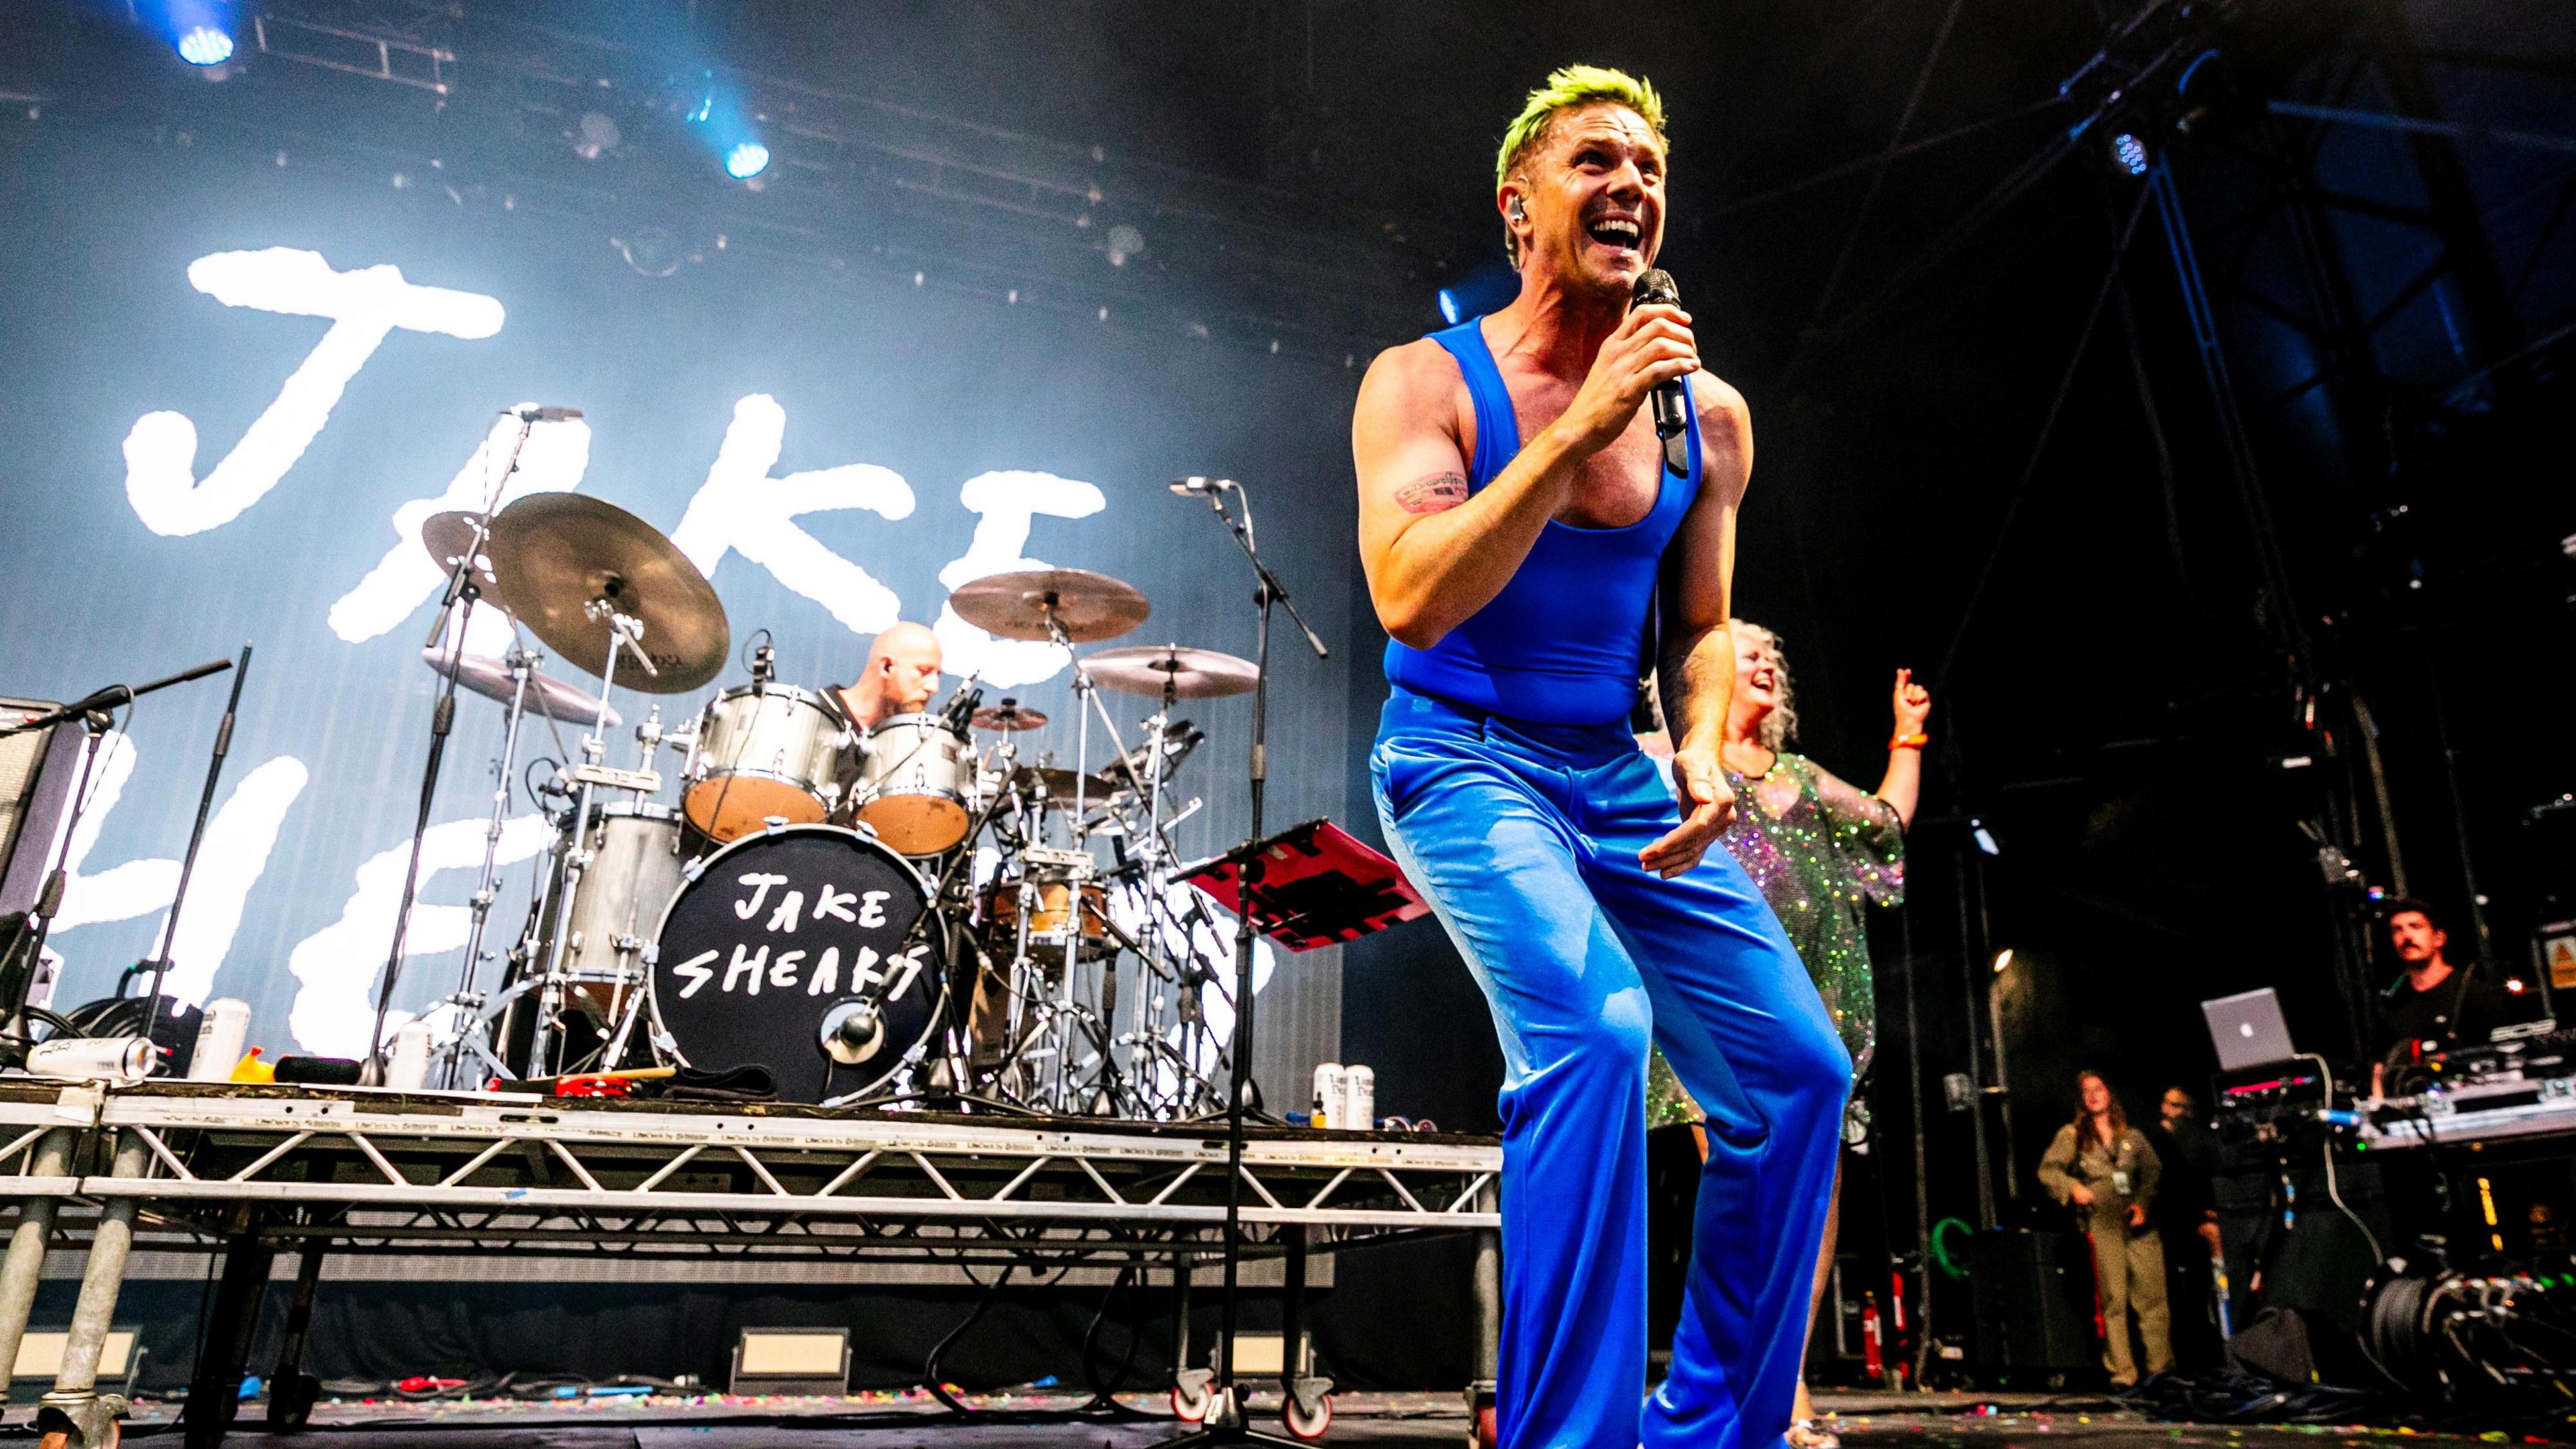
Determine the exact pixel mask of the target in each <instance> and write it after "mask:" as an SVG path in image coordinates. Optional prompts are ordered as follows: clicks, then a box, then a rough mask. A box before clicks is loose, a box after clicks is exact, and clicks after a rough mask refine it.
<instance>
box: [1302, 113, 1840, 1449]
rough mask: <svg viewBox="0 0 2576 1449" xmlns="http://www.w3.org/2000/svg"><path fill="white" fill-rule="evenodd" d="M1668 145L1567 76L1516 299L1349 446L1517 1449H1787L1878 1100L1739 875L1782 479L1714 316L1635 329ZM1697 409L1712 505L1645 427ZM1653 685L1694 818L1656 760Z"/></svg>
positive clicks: (1523, 157) (1409, 355)
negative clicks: (1654, 1170)
mask: <svg viewBox="0 0 2576 1449" xmlns="http://www.w3.org/2000/svg"><path fill="white" fill-rule="evenodd" d="M1663 120H1664V115H1663V104H1662V102H1661V100H1660V99H1659V98H1658V97H1657V96H1656V95H1655V93H1654V90H1653V88H1652V87H1650V86H1648V85H1647V84H1646V83H1645V82H1643V81H1641V80H1638V79H1637V78H1635V77H1633V76H1629V75H1625V74H1623V73H1621V72H1618V71H1612V70H1604V69H1601V68H1599V67H1593V66H1570V67H1567V68H1566V69H1564V70H1560V71H1558V72H1556V73H1555V74H1553V75H1551V76H1550V77H1548V80H1547V84H1546V85H1544V86H1542V87H1540V88H1539V89H1538V90H1537V91H1535V92H1533V93H1532V94H1531V95H1530V97H1529V101H1528V103H1527V105H1526V106H1525V107H1524V108H1523V109H1522V111H1521V114H1520V116H1519V117H1518V118H1517V119H1515V120H1514V121H1513V122H1512V124H1511V126H1510V127H1509V129H1508V130H1507V131H1506V132H1505V133H1504V137H1503V144H1502V149H1501V153H1500V155H1499V156H1498V157H1497V159H1496V166H1495V205H1496V208H1497V210H1499V211H1500V212H1501V214H1502V219H1503V224H1504V228H1505V244H1506V247H1507V249H1508V251H1509V253H1510V255H1511V257H1512V259H1513V262H1514V264H1515V265H1516V266H1517V267H1518V269H1519V271H1520V279H1521V286H1520V293H1519V295H1518V296H1517V297H1516V298H1515V299H1514V300H1513V301H1512V302H1511V303H1510V304H1509V305H1507V306H1505V307H1503V308H1502V309H1501V310H1500V311H1497V312H1495V313H1492V314H1491V315H1489V316H1485V317H1479V318H1474V319H1471V320H1469V321H1466V322H1463V323H1461V324H1459V325H1458V326H1456V327H1453V328H1450V329H1449V330H1447V331H1445V332H1439V333H1435V334H1433V335H1432V336H1430V337H1428V338H1425V339H1423V340H1421V341H1419V342H1413V343H1408V344H1406V345H1405V346H1402V347H1398V348H1394V349H1392V350H1390V351H1388V352H1387V353H1385V354H1383V355H1382V356H1380V357H1379V358H1378V359H1377V360H1376V362H1375V363H1373V364H1372V365H1371V367H1370V369H1369V373H1368V377H1367V379H1366V380H1365V381H1364V382H1363V383H1362V384H1361V388H1360V396H1359V401H1358V405H1357V409H1356V412H1355V415H1354V417H1353V419H1352V425H1351V434H1352V452H1353V456H1354V460H1355V462H1356V464H1357V470H1358V475H1359V490H1360V527H1359V534H1360V555H1361V560H1362V563H1363V565H1364V566H1365V568H1366V569H1367V572H1368V580H1369V591H1370V596H1371V598H1372V600H1373V601H1374V603H1375V605H1376V608H1377V612H1378V618H1379V620H1380V621H1381V622H1382V623H1383V624H1384V625H1385V626H1386V630H1387V633H1388V634H1389V635H1390V636H1392V637H1391V642H1390V643H1389V644H1388V646H1387V658H1386V671H1387V678H1388V680H1389V682H1390V684H1391V686H1392V689H1391V692H1390V697H1389V699H1388V701H1387V705H1386V711H1385V714H1384V716H1383V718H1382V720H1381V722H1380V726H1379V731H1378V738H1377V744H1376V747H1375V749H1374V750H1373V752H1372V754H1371V757H1370V766H1371V774H1372V777H1373V781H1374V784H1375V787H1376V795H1377V803H1378V811H1379V816H1380V818H1381V820H1382V821H1383V822H1384V823H1385V826H1386V833H1387V838H1388V840H1389V841H1390V843H1391V844H1392V845H1393V846H1394V848H1395V852H1396V855H1397V857H1398V859H1399V860H1400V861H1401V862H1402V863H1403V865H1404V868H1405V872H1406V874H1407V875H1408V876H1409V877H1410V878H1411V879H1412V881H1413V882H1414V884H1415V885H1416V886H1418V887H1419V888H1420V889H1421V890H1422V892H1423V894H1424V895H1425V897H1427V898H1428V899H1429V900H1430V902H1431V903H1432V905H1433V906H1434V907H1435V908H1436V909H1437V911H1438V912H1439V915H1440V918H1441V921H1442V924H1444V925H1445V926H1447V927H1448V929H1449V932H1450V934H1451V936H1452V937H1453V938H1454V939H1456V941H1457V943H1458V946H1459V949H1460V951H1461V953H1462V954H1463V955H1464V956H1465V957H1466V959H1467V962H1468V965H1469V968H1470V969H1471V970H1472V971H1474V973H1475V974H1476V977H1477V980H1478V983H1479V984H1480V985H1481V986H1482V987H1483V988H1484V990H1485V994H1486V997H1487V999H1488V1001H1489V1002H1490V1004H1491V1006H1492V1009H1493V1015H1494V1022H1495V1026H1496V1029H1497V1030H1498V1032H1499V1033H1500V1035H1501V1037H1502V1045H1503V1055H1504V1060H1505V1066H1506V1071H1505V1079H1504V1086H1503V1093H1502V1101H1501V1110H1502V1117H1503V1155H1504V1170H1503V1187H1502V1211H1503V1244H1504V1247H1503V1264H1504V1286H1503V1293H1504V1309H1503V1345H1502V1373H1501V1382H1500V1385H1499V1402H1498V1405H1497V1409H1498V1431H1499V1434H1500V1438H1501V1442H1502V1443H1503V1444H1504V1445H1506V1446H1514V1449H1517V1446H1535V1445H1551V1446H1555V1445H1567V1446H1572V1445H1589V1446H1598V1449H1633V1446H1636V1445H1638V1444H1639V1443H1640V1442H1642V1443H1644V1444H1646V1445H1648V1446H1657V1449H1660V1446H1680V1445H1684V1444H1689V1445H1744V1446H1753V1449H1771V1446H1774V1445H1777V1444H1779V1443H1780V1442H1781V1436H1782V1434H1783V1432H1784V1431H1785V1430H1786V1429H1787V1427H1788V1424H1789V1416H1790V1404H1791V1397H1792V1395H1793V1394H1794V1392H1795V1389H1796V1384H1797V1377H1798V1361H1799V1357H1800V1350H1801V1347H1802V1344H1803V1341H1804V1331H1805V1328H1806V1291H1807V1283H1808V1276H1809V1271H1810V1269H1811V1267H1812V1265H1813V1263H1814V1261H1815V1253H1816V1245H1817V1240H1818V1236H1819V1235H1820V1234H1821V1232H1822V1231H1823V1226H1824V1217H1823V1214H1824V1206H1825V1199H1826V1196H1827V1193H1828V1191H1829V1190H1830V1188H1831V1186H1832V1181H1833V1170H1834V1144H1835V1129H1836V1124H1837V1122H1838V1121H1839V1120H1840V1117H1841V1114H1842V1110H1843V1099H1844V1094H1845V1091H1846V1084H1847V1082H1848V1080H1849V1074H1850V1069H1851V1060H1850V1058H1849V1056H1848V1055H1846V1053H1845V1052H1844V1050H1843V1046H1842V1043H1841V1041H1840V1040H1839V1038H1838V1037H1837V1036H1836V1034H1835V1030H1834V1027H1833V1023H1832V1022H1831V1021H1830V1020H1829V1019H1828V1018H1827V1016H1826V1013H1825V1010H1824V1007H1823V1004H1822V1003H1821V1002H1820V1001H1819V1000H1818V998H1817V995H1816V989H1815V987H1814V986H1813V985H1812V984H1811V983H1810V981H1809V980H1808V977H1807V973H1806V971H1805V969H1804V968H1803V967H1802V966H1800V964H1799V961H1798V957H1797V955H1796V953H1795V952H1794V951H1793V950H1792V949H1791V948H1790V945H1789V941H1788V938H1787V937H1786V935H1785V934H1784V933H1783V932H1782V930H1781V928H1780V924H1779V922H1778V921H1777V920H1776V919H1774V918H1773V916H1772V914H1771V911H1770V909H1769V908H1768V907H1767V906H1765V905H1764V903H1763V899H1762V896H1761V894H1760V893H1759V892H1758V891H1756V890H1755V889H1754V887H1753V884H1752V882H1751V881H1750V880H1749V879H1747V877H1746V876H1745V874H1744V871H1743V868H1742V867H1740V866H1738V865H1737V864H1736V863H1735V861H1734V860H1733V858H1732V857H1730V856H1729V855H1728V854H1727V853H1726V852H1725V851H1723V850H1717V851H1712V850H1710V848H1709V847H1710V845H1711V844H1712V843H1713V842H1715V840H1716V839H1717V836H1718V833H1719V831H1721V830H1722V829H1723V828H1724V827H1725V825H1726V822H1727V819H1728V815H1729V813H1730V811H1731V810H1732V808H1733V805H1734V798H1733V796H1732V794H1731V793H1730V792H1729V787H1728V785H1727V783H1726V771H1725V767H1724V765H1723V764H1722V762H1721V761H1720V759H1719V753H1718V752H1719V746H1720V743H1721V741H1722V740H1723V739H1724V735H1725V723H1726V715H1727V697H1728V693H1729V691H1730V689H1731V688H1732V684H1733V675H1734V668H1735V647H1734V643H1733V641H1732V639H1731V638H1730V636H1729V635H1728V632H1727V627H1726V621H1727V609H1728V603H1729V599H1728V594H1729V581H1730V577H1731V575H1732V572H1733V566H1734V541H1735V512H1736V508H1737V506H1738V504H1739V502H1740V501H1741V500H1742V498H1743V494H1744V486H1745V479H1746V477H1747V474H1748V471H1749V469H1750V467H1751V464H1752V455H1753V444H1752V432H1751V427H1750V424H1749V422H1748V421H1747V418H1746V413H1745V407H1744V401H1743V399H1742V397H1740V396H1739V395H1738V394H1737V393H1736V392H1735V391H1734V389H1732V388H1730V387H1728V386H1727V385H1726V384H1725V383H1723V382H1719V381H1718V380H1716V379H1715V378H1713V377H1710V376H1708V375H1707V374H1706V373H1705V372H1702V371H1701V369H1700V363H1699V354H1698V349H1697V344H1696V342H1695V340H1694V339H1693V337H1692V335H1691V330H1690V318H1689V316H1688V314H1686V313H1684V312H1682V311H1681V310H1680V309H1679V308H1677V307H1671V306H1637V307H1632V306H1631V305H1630V297H1631V295H1632V293H1633V290H1634V288H1635V285H1636V282H1637V279H1638V277H1639V275H1640V274H1641V273H1642V272H1644V271H1645V269H1646V268H1647V267H1648V266H1650V265H1651V264H1652V262H1653V259H1654V256H1655V253H1656V251H1657V249H1658V247H1659V246H1660V245H1661V243H1662V240H1663V234H1664V224H1665V217H1664V179H1665V176H1664V173H1665V155H1666V147H1665V140H1664V128H1663ZM1676 381H1678V382H1680V383H1681V384H1682V385H1683V386H1684V387H1685V388H1686V389H1687V395H1688V397H1689V400H1690V403H1689V406H1688V408H1687V409H1686V413H1687V417H1688V425H1687V427H1686V429H1685V440H1686V442H1687V448H1686V449H1685V456H1686V459H1687V463H1686V466H1685V467H1683V468H1681V469H1679V470H1674V469H1671V468H1669V467H1668V466H1667V465H1666V463H1665V461H1664V457H1663V450H1662V448H1661V446H1660V444H1659V442H1658V439H1657V438H1656V435H1655V430H1654V426H1653V420H1652V418H1651V416H1650V415H1648V414H1647V412H1646V410H1645V409H1644V408H1643V406H1642V405H1643V404H1644V403H1645V401H1646V399H1647V397H1648V396H1649V394H1650V393H1651V392H1652V391H1653V390H1654V389H1655V388H1656V387H1657V386H1659V385H1661V384H1665V383H1671V382H1676ZM1650 620H1652V621H1653V623H1652V624H1651V625H1650ZM1650 654H1651V655H1652V658H1651V659H1650V658H1649V657H1648V656H1649V655H1650ZM1649 663H1651V664H1654V665H1657V666H1658V667H1659V670H1660V679H1661V681H1662V683H1661V694H1662V698H1663V704H1664V713H1665V717H1666V718H1667V719H1668V720H1669V721H1670V722H1671V728H1672V730H1673V735H1674V740H1675V746H1676V747H1675V750H1674V755H1673V761H1672V767H1671V770H1672V787H1671V788H1669V789H1668V788H1667V787H1666V786H1665V784H1664V782H1663V780H1662V779H1661V778H1660V777H1659V774H1658V770H1657V767H1656V765H1655V763H1654V762H1653V761H1651V760H1649V759H1648V758H1647V757H1646V756H1645V755H1644V754H1643V753H1641V752H1640V751H1639V750H1638V749H1637V747H1636V743H1635V741H1634V739H1633V738H1632V737H1631V736H1630V734H1629V732H1628V718H1629V713H1630V710H1631V708H1632V707H1633V706H1634V705H1635V703H1636V702H1637V692H1638V685H1637V681H1638V677H1639V675H1640V673H1641V666H1644V665H1646V664H1649ZM1676 797H1678V808H1677V807H1676ZM1650 1044H1652V1045H1660V1046H1661V1047H1662V1048H1663V1051H1664V1054H1665V1056H1666V1057H1667V1058H1669V1059H1670V1061H1671V1062H1672V1065H1673V1069H1674V1071H1675V1072H1676V1073H1677V1074H1678V1075H1679V1076H1680V1078H1681V1081H1682V1083H1683V1085H1684V1086H1685V1087H1687V1088H1688V1089H1689V1091H1690V1093H1691V1095H1692V1096H1693V1097H1694V1098H1696V1099H1697V1100H1698V1101H1699V1102H1700V1104H1701V1105H1702V1107H1703V1109H1704V1110H1705V1111H1706V1112H1707V1114H1708V1126H1709V1134H1710V1139H1711V1140H1710V1149H1711V1150H1710V1153H1709V1159H1708V1165H1707V1167H1706V1169H1705V1174H1704V1176H1703V1179H1702V1183H1701V1187H1700V1192H1699V1206H1698V1209H1697V1220H1696V1224H1695V1228H1694V1234H1693V1242H1694V1251H1693V1256H1692V1263H1691V1269H1690V1276H1689V1280H1688V1287H1687V1289H1686V1293H1685V1300H1684V1304H1683V1311H1682V1323H1681V1328H1680V1331H1679V1332H1678V1334H1677V1335H1676V1337H1675V1340H1674V1345H1673V1356H1672V1369H1671V1372H1670V1375H1669V1376H1668V1377H1667V1378H1666V1379H1665V1381H1664V1383H1663V1385H1662V1386H1661V1387H1660V1388H1659V1389H1658V1390H1657V1391H1656V1393H1655V1394H1654V1396H1653V1398H1652V1399H1651V1401H1648V1402H1646V1403H1645V1404H1644V1406H1643V1410H1642V1413H1641V1409H1640V1400H1641V1398H1642V1397H1643V1394H1644V1387H1645V1372H1646V1343H1645V1319H1646V1315H1645V1291H1646V1272H1645V1245H1646V1225H1645V1118H1644V1111H1645V1093H1646V1060H1647V1051H1648V1047H1649V1045H1650Z"/></svg>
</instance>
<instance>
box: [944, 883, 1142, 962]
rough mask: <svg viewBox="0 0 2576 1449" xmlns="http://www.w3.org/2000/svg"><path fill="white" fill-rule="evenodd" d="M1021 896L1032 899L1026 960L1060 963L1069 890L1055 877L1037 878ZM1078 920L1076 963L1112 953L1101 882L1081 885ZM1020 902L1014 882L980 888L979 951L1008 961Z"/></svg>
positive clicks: (1069, 915)
mask: <svg viewBox="0 0 2576 1449" xmlns="http://www.w3.org/2000/svg"><path fill="white" fill-rule="evenodd" d="M1026 896H1028V897H1034V898H1035V901H1036V904H1035V907H1034V908H1033V909H1032V910H1030V911H1029V913H1028V918H1029V934H1028V947H1029V955H1030V956H1031V957H1033V958H1035V959H1036V960H1037V961H1038V962H1039V963H1040V964H1041V965H1043V964H1045V963H1047V962H1049V961H1057V962H1060V961H1062V960H1063V959H1064V948H1065V945H1066V930H1067V928H1068V927H1069V926H1072V925H1073V909H1072V907H1071V902H1072V900H1073V898H1074V888H1073V885H1072V883H1071V882H1069V881H1066V880H1064V879H1062V878H1060V877H1050V876H1049V875H1047V874H1045V873H1041V874H1040V875H1039V876H1038V877H1037V878H1036V879H1034V880H1031V881H1029V882H1028V883H1027V885H1026ZM1081 898H1082V921H1081V924H1080V926H1079V927H1075V929H1078V930H1079V931H1080V933H1081V936H1082V944H1081V945H1080V946H1079V947H1077V948H1075V951H1074V956H1075V959H1077V960H1082V961H1097V960H1100V959H1101V958H1103V957H1105V956H1108V955H1109V954H1111V952H1112V950H1113V949H1114V948H1113V947H1112V946H1111V944H1110V940H1109V892H1108V890H1107V889H1106V888H1104V887H1103V886H1102V885H1101V883H1100V882H1098V881H1096V880H1087V881H1084V882H1083V883H1082V889H1081ZM1023 899H1024V896H1023V888H1022V884H1021V882H1019V881H1015V880H997V881H994V882H992V883H991V884H989V885H987V886H985V887H984V892H983V901H982V907H983V908H982V910H981V911H979V912H978V913H977V914H978V915H979V916H981V917H982V920H983V927H984V929H983V942H984V949H985V950H987V951H990V952H991V953H993V954H994V955H995V956H997V957H999V958H1001V959H1003V960H1006V961H1007V960H1010V959H1011V958H1013V957H1015V956H1017V955H1018V954H1019V949H1020V906H1021V904H1022V901H1023Z"/></svg>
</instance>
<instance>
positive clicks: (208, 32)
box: [179, 25, 233, 65]
mask: <svg viewBox="0 0 2576 1449" xmlns="http://www.w3.org/2000/svg"><path fill="white" fill-rule="evenodd" d="M179 58H180V59H181V60H184V61H186V62H187V63H188V64H190V65H222V64H223V63H224V62H225V61H228V60H230V59H232V58H233V38H232V37H231V36H229V35H226V34H225V33H224V32H222V31H220V30H218V29H216V28H215V27H213V26H211V25H195V26H190V27H189V28H188V30H187V32H186V33H185V34H183V35H181V36H180V37H179Z"/></svg>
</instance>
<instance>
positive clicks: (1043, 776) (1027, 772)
mask: <svg viewBox="0 0 2576 1449" xmlns="http://www.w3.org/2000/svg"><path fill="white" fill-rule="evenodd" d="M1077 783H1079V784H1080V785H1081V786H1082V794H1083V798H1084V799H1086V800H1106V799H1108V798H1109V797H1110V796H1111V795H1114V794H1116V793H1117V792H1118V791H1120V790H1123V789H1125V788H1127V787H1126V784H1125V783H1124V782H1123V781H1118V780H1112V779H1110V778H1109V777H1108V776H1107V775H1106V774H1099V775H1083V774H1079V773H1077V772H1076V771H1073V770H1061V769H1057V768H1056V767H1055V766H1053V765H1022V766H1020V767H1019V768H1018V769H1016V770H1013V771H1012V772H1011V785H1012V787H1013V788H1015V789H1017V790H1019V791H1020V792H1021V793H1023V794H1028V795H1036V794H1040V793H1043V794H1045V795H1046V796H1047V797H1048V799H1049V802H1050V803H1053V804H1063V805H1070V804H1072V803H1073V789H1074V786H1075V784H1077ZM1041 787H1043V790H1041Z"/></svg>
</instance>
